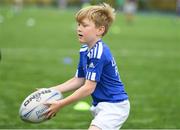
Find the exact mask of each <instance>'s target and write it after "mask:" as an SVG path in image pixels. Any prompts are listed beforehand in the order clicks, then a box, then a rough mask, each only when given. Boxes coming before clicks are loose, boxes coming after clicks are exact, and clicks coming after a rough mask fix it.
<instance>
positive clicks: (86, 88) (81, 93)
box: [46, 80, 97, 118]
mask: <svg viewBox="0 0 180 130" xmlns="http://www.w3.org/2000/svg"><path fill="white" fill-rule="evenodd" d="M96 84H97V83H96V82H94V81H90V80H86V82H85V84H84V85H83V86H82V87H80V88H79V89H77V90H76V91H75V92H74V93H73V94H72V95H70V96H68V97H66V98H64V99H62V100H59V101H55V102H50V103H46V105H50V107H49V109H48V111H47V113H46V114H47V118H51V117H53V116H54V115H55V114H56V113H57V112H58V111H59V109H61V108H62V107H64V106H67V105H69V104H71V103H73V102H76V101H78V100H80V99H82V98H84V97H87V96H89V95H90V94H92V93H93V92H94V90H95V88H96Z"/></svg>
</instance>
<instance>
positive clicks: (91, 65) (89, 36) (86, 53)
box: [46, 3, 130, 130]
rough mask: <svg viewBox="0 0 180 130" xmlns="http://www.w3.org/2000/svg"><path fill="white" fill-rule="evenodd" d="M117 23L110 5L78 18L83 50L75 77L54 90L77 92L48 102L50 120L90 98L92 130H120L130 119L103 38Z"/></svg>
mask: <svg viewBox="0 0 180 130" xmlns="http://www.w3.org/2000/svg"><path fill="white" fill-rule="evenodd" d="M114 19H115V13H114V10H113V8H111V7H110V6H109V5H108V4H105V3H104V4H102V5H96V6H89V7H86V8H83V9H81V10H80V11H79V12H78V13H77V14H76V21H77V23H78V26H77V34H78V38H79V41H80V43H82V44H83V45H82V47H81V49H80V60H79V65H78V68H77V72H76V76H75V77H73V78H72V79H70V80H68V81H66V82H65V83H63V84H60V85H58V86H55V87H52V88H53V89H56V90H58V91H60V92H61V93H64V92H67V91H71V90H76V91H75V92H74V93H73V94H72V95H70V96H68V97H66V98H64V99H62V100H60V101H54V102H48V103H46V105H49V106H50V107H49V109H48V111H47V113H46V116H47V118H51V117H53V116H55V114H56V113H57V112H58V111H59V110H60V109H61V108H63V107H64V106H66V105H68V104H70V103H73V102H75V101H78V100H80V99H82V98H84V97H86V96H89V95H91V96H92V99H93V102H92V107H91V110H92V113H93V115H94V119H93V120H92V122H91V124H90V127H89V130H118V129H119V128H120V127H121V126H122V124H123V123H124V122H125V120H126V119H127V117H128V115H129V110H130V105H129V101H128V96H127V94H126V92H125V90H124V86H123V84H122V82H121V79H120V77H119V73H118V69H117V66H116V62H115V60H114V58H113V56H112V54H111V52H110V50H109V48H108V47H107V45H106V44H105V43H104V42H103V41H102V40H101V38H102V37H103V36H104V35H105V34H106V33H107V31H108V29H109V26H110V25H111V23H112V22H113V20H114Z"/></svg>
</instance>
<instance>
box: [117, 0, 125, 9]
mask: <svg viewBox="0 0 180 130" xmlns="http://www.w3.org/2000/svg"><path fill="white" fill-rule="evenodd" d="M124 1H125V0H116V4H117V7H118V10H119V11H123V6H124Z"/></svg>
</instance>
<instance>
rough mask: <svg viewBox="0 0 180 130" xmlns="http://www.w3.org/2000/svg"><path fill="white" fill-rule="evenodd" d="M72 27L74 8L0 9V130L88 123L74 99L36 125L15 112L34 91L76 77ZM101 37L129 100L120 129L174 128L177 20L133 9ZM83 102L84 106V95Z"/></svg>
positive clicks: (179, 41) (179, 68) (179, 57)
mask: <svg viewBox="0 0 180 130" xmlns="http://www.w3.org/2000/svg"><path fill="white" fill-rule="evenodd" d="M75 27H76V23H75V20H74V13H73V11H59V10H55V9H42V8H41V9H37V8H27V9H24V10H23V11H22V12H21V13H19V14H13V13H12V11H11V10H9V9H8V8H7V7H6V8H5V7H0V49H1V53H2V59H1V61H0V92H1V94H0V128H46V129H49V128H59V129H60V128H71V129H73V128H76V129H77V128H87V127H88V126H89V123H90V121H91V119H92V117H91V114H90V112H89V111H75V110H74V109H73V106H74V105H75V104H72V105H70V106H67V107H66V108H63V109H62V110H61V111H60V112H59V113H58V115H57V116H56V117H55V118H54V119H52V120H49V121H47V122H44V123H42V124H28V123H24V122H22V121H21V120H20V118H19V116H18V111H19V107H20V104H21V102H22V101H23V100H24V98H25V97H26V96H27V95H28V94H30V93H31V92H33V91H34V90H35V88H37V87H39V88H40V87H50V86H53V85H57V84H60V83H62V82H64V81H66V80H67V79H69V78H71V77H72V76H73V75H74V74H75V71H76V66H77V62H78V51H79V47H80V44H79V43H78V41H77V38H76V33H75ZM104 41H105V42H106V43H107V44H108V45H109V46H110V48H111V50H112V53H113V54H114V56H115V58H116V61H117V64H118V67H119V71H120V74H121V78H122V80H123V82H124V84H125V88H126V91H127V92H128V94H129V97H130V101H131V113H130V116H129V118H128V120H127V122H126V123H125V124H124V126H123V128H127V129H133V128H136V129H139V128H166V129H170V128H180V123H179V121H180V111H179V108H180V102H179V99H180V19H179V20H178V19H176V17H175V16H167V15H159V14H148V15H144V14H138V15H137V17H136V19H135V22H134V23H133V24H131V25H128V24H127V23H125V21H124V18H123V16H122V15H120V14H118V15H117V19H116V21H115V23H114V24H113V26H112V28H111V30H110V32H109V33H108V34H107V36H106V37H104ZM67 59H68V61H70V62H65V61H66V60H67ZM68 94H69V93H67V94H65V96H67V95H68ZM84 101H87V102H88V103H89V104H90V103H91V99H90V98H86V99H84Z"/></svg>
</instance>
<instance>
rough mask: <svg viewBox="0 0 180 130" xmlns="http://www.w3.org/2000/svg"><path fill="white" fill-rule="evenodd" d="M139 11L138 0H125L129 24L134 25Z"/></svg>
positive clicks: (126, 16)
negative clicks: (135, 16)
mask: <svg viewBox="0 0 180 130" xmlns="http://www.w3.org/2000/svg"><path fill="white" fill-rule="evenodd" d="M136 10H137V1H136V0H125V3H124V8H123V11H124V14H125V19H126V22H127V23H132V22H133V21H134V15H135V13H136Z"/></svg>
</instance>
